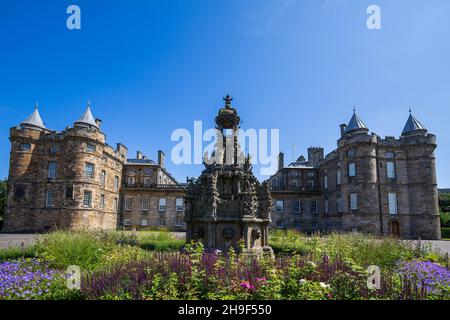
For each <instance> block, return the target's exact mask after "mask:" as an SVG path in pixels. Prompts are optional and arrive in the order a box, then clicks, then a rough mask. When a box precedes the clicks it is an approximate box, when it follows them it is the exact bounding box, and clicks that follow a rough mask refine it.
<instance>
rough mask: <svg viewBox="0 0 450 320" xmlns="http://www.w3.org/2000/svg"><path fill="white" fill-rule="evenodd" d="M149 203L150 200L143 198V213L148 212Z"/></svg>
mask: <svg viewBox="0 0 450 320" xmlns="http://www.w3.org/2000/svg"><path fill="white" fill-rule="evenodd" d="M148 207H149V201H148V198H142V211H148Z"/></svg>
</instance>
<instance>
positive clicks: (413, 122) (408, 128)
mask: <svg viewBox="0 0 450 320" xmlns="http://www.w3.org/2000/svg"><path fill="white" fill-rule="evenodd" d="M418 130H427V129H426V128H425V126H424V125H423V124H421V123H420V121H419V120H417V119H416V117H414V116H413V115H412V113H411V110H410V111H409V117H408V120H407V121H406V124H405V127H404V128H403V131H402V136H404V135H407V134H409V133H412V132H415V131H418Z"/></svg>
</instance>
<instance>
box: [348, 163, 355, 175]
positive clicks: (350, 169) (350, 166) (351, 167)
mask: <svg viewBox="0 0 450 320" xmlns="http://www.w3.org/2000/svg"><path fill="white" fill-rule="evenodd" d="M348 175H349V177H354V176H356V165H355V164H354V163H349V164H348Z"/></svg>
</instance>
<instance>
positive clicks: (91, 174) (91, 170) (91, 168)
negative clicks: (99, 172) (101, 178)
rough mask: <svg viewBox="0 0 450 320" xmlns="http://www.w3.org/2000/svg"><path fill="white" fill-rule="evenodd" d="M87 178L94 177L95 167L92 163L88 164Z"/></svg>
mask: <svg viewBox="0 0 450 320" xmlns="http://www.w3.org/2000/svg"><path fill="white" fill-rule="evenodd" d="M85 176H86V177H89V178H93V177H94V165H93V164H92V163H86V169H85Z"/></svg>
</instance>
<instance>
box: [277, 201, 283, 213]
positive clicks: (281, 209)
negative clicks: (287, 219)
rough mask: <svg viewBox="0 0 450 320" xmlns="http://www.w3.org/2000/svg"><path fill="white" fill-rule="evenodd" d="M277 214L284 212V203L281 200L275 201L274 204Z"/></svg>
mask: <svg viewBox="0 0 450 320" xmlns="http://www.w3.org/2000/svg"><path fill="white" fill-rule="evenodd" d="M276 209H277V212H279V213H282V212H283V211H284V202H283V200H277V202H276Z"/></svg>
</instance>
